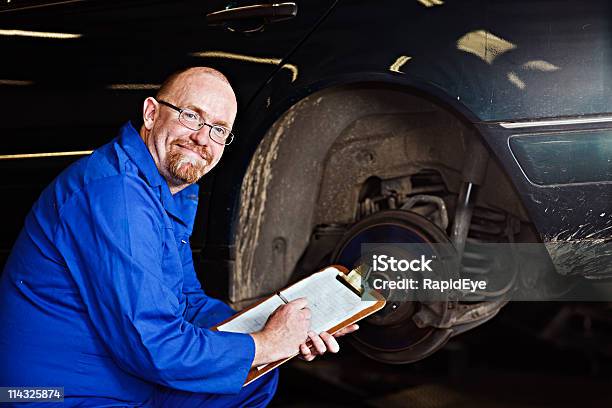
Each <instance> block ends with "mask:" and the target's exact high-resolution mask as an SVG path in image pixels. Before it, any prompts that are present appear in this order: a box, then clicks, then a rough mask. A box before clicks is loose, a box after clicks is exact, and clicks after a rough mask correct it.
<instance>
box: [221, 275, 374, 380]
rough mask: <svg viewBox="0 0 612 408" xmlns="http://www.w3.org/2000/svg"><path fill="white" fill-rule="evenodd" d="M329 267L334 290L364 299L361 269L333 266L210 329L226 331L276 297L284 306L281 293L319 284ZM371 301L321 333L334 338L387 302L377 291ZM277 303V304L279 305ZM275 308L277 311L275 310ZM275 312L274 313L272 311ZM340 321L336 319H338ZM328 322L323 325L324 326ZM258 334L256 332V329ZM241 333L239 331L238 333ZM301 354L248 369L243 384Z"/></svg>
mask: <svg viewBox="0 0 612 408" xmlns="http://www.w3.org/2000/svg"><path fill="white" fill-rule="evenodd" d="M330 268H331V269H334V270H335V271H336V272H337V275H336V276H335V278H336V280H337V281H338V282H340V283H341V285H335V284H334V285H335V286H334V289H336V288H340V289H337V290H342V289H341V288H342V287H344V288H346V290H347V291H349V292H350V296H358V297H359V299H361V298H362V287H361V275H362V273H361V270H360V269H359V267H358V268H356V269H354V270H352V271H350V272H348V270H347V269H346V268H345V267H343V266H340V265H332V266H329V267H327V268H324V269H322V270H320V271H318V272H316V273H314V274H312V275H310V276H308V277H306V278H304V279H302V280H300V281H298V282H296V283H294V284H293V285H290V286H288V287H286V288H284V289H282V290H280V291H278V292H277V293H276V294H274V295H272V296H269V297H267V298H265V299H262V300H260V301H259V302H256V303H255V304H253V305H251V306H249V307H247V308H245V309H244V310H242V311H241V312H239V313H237V314H236V315H234V316H232V317H230V318H229V319H227V320H225V321H223V322H221V323H219V324H218V325H216V326H214V327H212V328H211V330H218V331H224V330H223V326H224V325H226V324H228V323H231V322H233V321H235V320H236V319H239V318H240V317H241V316H243V315H245V314H246V313H249V314H250V315H254V314H256V313H258V311H257V309H256V308H258V307H259V308H262V305H264V304H265V302H268V303H270V304H272V306H273V305H274V303H271V302H276V300H273V299H274V298H276V297H280V299H281V301H280V304H279V306H280V305H282V304H284V303H285V301H286V299H284V297H283V296H282V295H280V293H290V292H291V291H292V288H293V289H295V288H297V287H305V288H307V287H308V286H309V285H310V284H311V282H312V284H313V285H314V284H316V281H317V279H323V278H325V279H329V278H328V277H327V276H325V277H324V276H323V275H321V274H323V273H326V274H328V275H330V276H331V274H332V272H330ZM347 293H348V292H346V293H341V294H342V296H349V295H348V294H347ZM365 297H367V298H368V300H364V301H365V302H368V305H363V307H361V308H360V310H359V311H358V312H357V313H354V314H350V315H347V316H346V318H343V319H342V321H340V322H335V324H332V322H330V325H331V327H325V326H324V328H323V330H320V332H322V331H326V332H328V333H329V334H331V335H333V334H335V333H336V332H338V331H340V330H341V329H343V328H345V327H347V326H349V325H351V324H353V323H356V322H358V321H359V320H361V319H364V318H365V317H367V316H369V315H371V314H372V313H375V312H377V311H378V310H380V309H382V308H383V307H384V306H385V303H386V301H385V299H384V297H383V296H382V295H381V294H380V293H378V292H376V291H373V290H372V291H370V292H368V294H367V296H365ZM370 299H371V300H370ZM276 303H278V302H276ZM310 303H311V302H310V299H309V304H310ZM275 309H276V308H274V310H275ZM268 310H271V309H270V305H266V310H262V313H263V314H262V315H261V316H259V318H260V321H259V322H256V323H255V324H257V325H263V324H265V321H264V318H265V320H267V316H269V314H270V313H271V311H270V313H268V314H267V315H266V313H267V311H268ZM272 311H273V310H272ZM336 320H337V319H336ZM324 324H325V323H323V325H324ZM225 331H234V330H225ZM255 331H256V330H255ZM238 332H240V331H238ZM298 354H299V352H298V351H297V350H296V353H295V354H294V355H293V356H291V357H287V358H285V359H282V360H278V361H275V362H272V363H268V364H265V365H262V366H259V367H252V368H251V369H250V370H249V373H248V375H247V377H246V380H245V382H244V384H243V387H244V386H246V385H248V384H250V383H251V382H253V381H254V380H256V379H257V378H259V377H261V376H263V375H265V374H266V373H268V372H270V371H272V370H273V369H275V368H277V367H278V366H280V365H281V364H283V363H286V362H287V361H289V360H291V359H292V358H293V357H295V356H297V355H298Z"/></svg>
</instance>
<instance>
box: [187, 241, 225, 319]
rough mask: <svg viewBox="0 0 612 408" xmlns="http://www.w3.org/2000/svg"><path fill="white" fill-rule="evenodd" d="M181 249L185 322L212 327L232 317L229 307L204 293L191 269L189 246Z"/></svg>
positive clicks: (191, 260)
mask: <svg viewBox="0 0 612 408" xmlns="http://www.w3.org/2000/svg"><path fill="white" fill-rule="evenodd" d="M183 248H184V249H183V251H184V252H185V253H183V254H181V256H182V258H183V273H184V283H183V294H184V295H185V297H186V298H187V307H186V309H185V315H184V316H185V320H187V321H189V322H192V323H193V324H195V325H197V326H200V327H212V326H214V325H216V324H218V323H221V322H222V321H224V320H226V319H227V318H229V317H230V316H233V315H234V314H235V313H236V312H235V311H234V310H233V309H232V308H231V307H229V306H228V305H227V304H225V303H224V302H222V301H220V300H219V299H215V298H212V297H210V296H208V295H206V294H205V293H204V290H203V289H202V286H201V285H200V281H199V280H198V278H197V277H196V274H195V270H194V267H193V255H192V253H191V246H190V245H185V246H184V247H183Z"/></svg>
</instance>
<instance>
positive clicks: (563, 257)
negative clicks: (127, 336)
mask: <svg viewBox="0 0 612 408" xmlns="http://www.w3.org/2000/svg"><path fill="white" fill-rule="evenodd" d="M609 12H610V6H609V3H608V2H606V1H599V0H594V1H589V2H579V1H575V0H566V1H560V0H551V1H541V2H525V1H522V2H521V1H519V2H517V1H507V0H506V1H503V0H472V1H462V2H451V1H446V0H414V1H397V0H396V1H391V0H388V1H379V2H365V1H335V0H309V1H290V2H284V3H257V2H252V1H251V2H246V1H237V2H232V3H229V4H228V3H227V2H226V1H216V0H215V1H206V2H202V1H153V0H150V1H136V0H133V1H123V2H108V1H97V0H81V1H78V0H77V1H62V2H57V1H22V2H7V3H5V4H3V5H2V6H0V47H1V49H2V55H3V64H2V66H1V67H0V70H1V71H2V74H1V75H0V88H2V94H3V98H2V102H1V103H2V109H1V112H2V113H1V116H0V117H1V118H2V123H1V124H0V126H1V127H2V132H3V135H4V141H3V152H2V154H1V155H0V165H1V166H2V168H3V170H4V171H3V178H2V183H1V186H2V196H3V197H5V199H4V200H3V201H2V213H3V214H5V215H6V216H5V217H4V228H3V234H2V240H1V243H2V251H3V254H4V258H5V257H6V255H7V254H8V252H9V251H10V247H11V245H12V242H13V241H14V240H15V237H16V236H17V233H18V232H19V230H20V229H21V225H22V220H23V218H24V216H25V214H26V213H27V211H28V210H29V208H30V206H31V205H32V203H33V202H34V201H35V199H36V198H37V196H38V195H39V194H40V191H41V190H42V189H43V188H44V187H45V186H46V185H47V184H48V183H49V182H50V181H51V180H52V179H53V178H54V177H55V176H56V175H57V174H58V173H59V172H60V171H61V170H62V169H64V168H65V167H66V166H67V165H69V164H70V163H72V162H73V161H75V160H77V159H78V158H80V157H82V156H83V155H86V154H89V152H91V150H93V149H94V148H96V147H98V146H100V145H102V144H104V143H105V142H107V141H108V140H110V139H111V138H112V137H113V136H114V135H115V132H116V130H117V129H118V127H119V126H120V125H121V124H122V123H123V122H125V121H126V120H128V119H132V120H133V123H134V124H136V125H138V124H139V121H140V119H139V113H140V108H141V104H142V100H143V99H144V98H145V97H147V96H150V95H154V94H155V91H156V90H157V89H158V88H159V86H160V82H161V81H162V80H163V78H165V77H166V76H167V75H168V74H170V73H171V72H173V71H175V70H177V69H181V68H184V67H188V66H193V65H207V66H211V67H214V68H217V69H219V70H220V71H222V72H223V73H225V74H226V75H227V76H228V78H229V80H230V82H231V83H232V84H233V87H234V88H235V90H236V93H237V96H238V104H239V113H238V117H237V121H236V125H235V129H234V130H235V133H236V135H237V139H236V141H235V142H234V143H233V144H232V145H231V146H230V147H229V148H228V149H226V153H225V155H226V157H225V158H224V159H223V160H222V161H221V163H220V165H219V166H218V167H217V168H216V169H215V170H213V171H212V172H211V173H210V174H209V175H207V176H206V177H205V178H204V179H203V181H202V183H201V184H202V188H201V190H200V191H201V193H200V194H201V197H200V208H199V212H198V218H197V221H196V227H195V229H194V233H193V236H192V242H191V244H192V248H193V250H194V256H195V258H196V265H197V269H198V274H199V277H200V278H201V280H202V281H203V282H204V284H205V285H204V286H205V289H206V290H207V291H208V292H210V293H213V294H216V295H218V296H221V297H223V298H226V299H228V300H229V301H230V302H231V303H232V304H233V305H235V306H236V307H243V306H245V305H247V304H249V303H251V302H253V301H254V300H256V299H258V298H261V297H262V296H265V295H267V294H269V293H272V292H274V291H275V290H276V289H278V288H279V287H282V286H284V285H286V284H288V283H290V282H292V281H295V280H297V279H299V278H301V277H303V276H305V275H307V274H309V273H312V272H314V271H316V270H318V269H320V268H322V267H323V266H325V265H329V264H334V263H337V264H342V265H348V266H349V267H350V266H353V265H354V264H355V263H356V262H358V261H359V259H360V253H359V248H360V245H361V244H362V243H367V242H381V243H384V242H396V241H399V242H420V243H431V244H446V245H450V246H452V247H453V248H455V249H456V250H457V251H459V252H460V253H463V254H464V259H468V258H470V251H472V252H473V249H474V248H475V245H477V244H479V243H485V244H486V243H506V244H514V243H534V244H539V245H542V247H543V248H545V254H546V262H549V263H550V265H549V266H550V268H552V270H554V271H555V274H556V275H555V277H554V278H551V279H552V280H553V281H554V282H555V283H554V285H553V286H552V289H550V290H547V291H545V292H546V293H538V296H539V297H538V299H544V298H555V297H556V296H558V295H559V294H560V293H561V292H562V291H563V290H565V289H564V288H565V287H566V283H567V282H568V281H571V282H575V281H576V280H580V281H585V280H588V281H602V280H605V279H606V278H610V277H612V247H611V240H612V239H611V236H612V206H611V203H612V184H611V183H612V98H610V95H611V94H612V80H611V78H612V75H611V74H612V65H611V64H612V59H610V58H609V52H610V50H609V42H610V40H611V37H610V30H609V21H608V16H609ZM472 255H473V254H472ZM470 259H472V261H473V264H471V265H469V266H466V267H465V268H464V272H465V273H466V274H468V275H470V274H471V276H480V277H482V276H486V275H487V274H489V273H492V272H491V268H497V270H498V271H499V270H501V272H502V276H507V280H508V282H509V283H510V284H509V285H505V284H504V285H501V286H500V287H499V288H498V289H499V290H497V291H493V292H490V293H481V296H480V297H476V298H472V299H470V301H469V302H458V301H457V300H456V299H454V300H453V299H445V300H443V301H439V302H389V304H388V306H387V307H385V309H384V310H383V311H382V312H380V313H378V314H376V315H374V316H373V317H371V318H369V319H368V320H367V321H366V322H365V323H364V324H363V327H362V330H360V331H359V332H358V333H356V334H355V335H354V337H353V343H354V344H355V346H356V347H357V348H358V349H359V350H360V351H362V352H363V353H364V354H366V355H368V356H370V357H372V358H374V359H376V360H379V361H383V362H388V363H408V362H413V361H417V360H419V359H422V358H424V357H426V356H428V355H430V354H431V353H433V352H435V351H436V350H438V349H440V348H441V347H442V346H443V345H444V344H445V343H446V342H447V341H448V339H449V338H450V337H452V336H454V335H457V334H459V333H462V332H464V331H466V330H468V329H471V328H473V327H475V326H478V325H479V324H481V323H483V322H485V321H487V320H488V319H490V318H492V317H493V316H495V314H496V313H497V312H498V311H499V310H500V309H501V308H502V307H503V306H504V305H505V304H507V302H508V300H509V296H508V295H509V293H510V291H511V289H512V288H513V285H514V283H515V280H514V279H515V278H514V276H515V275H514V273H515V270H516V269H517V268H518V269H520V266H519V265H514V264H512V265H509V264H504V265H497V266H491V265H492V264H491V263H490V262H489V261H490V260H486V259H485V260H483V259H479V258H478V257H476V258H474V257H472V258H470ZM474 259H476V260H474ZM464 266H465V265H464ZM549 266H546V267H544V266H543V267H542V268H543V269H542V270H545V269H546V268H548V267H549ZM546 270H547V269H546ZM547 276H548V275H547ZM540 278H541V277H539V276H533V275H528V276H527V277H526V278H525V279H523V281H522V284H523V285H526V286H527V287H531V288H532V289H533V288H534V287H537V282H539V281H538V279H540ZM547 279H548V278H547ZM508 282H506V283H508ZM555 285H558V286H555Z"/></svg>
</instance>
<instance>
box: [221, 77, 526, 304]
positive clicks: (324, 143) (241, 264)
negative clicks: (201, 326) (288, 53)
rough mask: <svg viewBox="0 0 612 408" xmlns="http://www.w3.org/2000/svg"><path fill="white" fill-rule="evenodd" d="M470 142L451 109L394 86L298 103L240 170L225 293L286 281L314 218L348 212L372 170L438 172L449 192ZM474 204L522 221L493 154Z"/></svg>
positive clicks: (388, 175) (335, 218) (333, 218)
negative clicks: (229, 276) (242, 173)
mask: <svg viewBox="0 0 612 408" xmlns="http://www.w3.org/2000/svg"><path fill="white" fill-rule="evenodd" d="M474 140H479V141H480V142H482V141H481V137H480V135H479V134H478V133H477V131H476V130H475V129H474V128H473V127H472V126H471V124H470V123H468V122H467V121H466V120H465V119H464V118H462V117H460V116H459V115H458V114H457V113H456V112H452V111H451V110H450V109H448V108H446V107H444V106H443V105H442V104H440V103H437V102H436V101H434V100H432V99H431V98H429V97H428V96H423V95H417V94H415V93H411V92H406V91H405V90H402V89H395V88H389V87H387V86H381V85H375V84H358V85H354V84H353V85H350V86H342V87H336V88H330V89H326V90H323V91H320V92H317V93H315V94H312V95H310V96H308V97H306V98H305V99H303V100H301V101H299V102H298V103H297V104H295V105H294V106H292V107H291V108H290V109H289V110H288V111H287V112H286V113H285V114H284V115H283V116H282V117H280V118H279V119H278V120H277V121H276V122H275V123H274V124H273V125H272V126H271V128H270V129H269V130H268V132H267V133H266V135H265V136H264V138H263V139H262V141H261V142H260V144H259V146H258V147H257V150H256V152H255V154H254V155H253V157H252V159H251V162H250V164H249V167H248V169H247V172H246V175H245V177H244V181H243V184H242V189H241V196H240V213H239V218H238V222H237V231H236V253H235V259H236V268H235V270H234V274H233V276H232V279H231V280H230V299H231V301H232V302H241V301H244V300H247V299H253V298H257V297H259V296H262V295H264V294H267V293H270V292H272V291H274V290H275V289H277V288H278V287H281V286H283V285H285V284H286V283H287V282H288V280H289V279H290V277H291V274H292V272H293V270H294V269H295V267H296V265H297V263H298V261H299V259H300V257H301V256H302V255H303V253H304V251H305V250H306V248H307V246H308V244H309V240H310V237H311V234H312V231H313V229H314V227H315V226H317V225H321V224H326V225H335V224H348V223H351V222H353V221H354V220H355V219H356V216H357V214H358V212H359V206H360V203H359V200H360V193H361V194H363V186H364V185H367V183H368V182H369V181H368V180H371V178H372V177H375V178H378V179H384V180H393V179H398V180H399V179H400V178H401V177H402V176H406V175H414V174H417V173H419V172H423V171H429V172H437V173H438V174H439V176H440V177H441V179H442V180H443V182H444V184H445V186H446V188H447V189H448V191H449V192H450V193H451V194H457V193H458V192H459V189H460V186H461V183H462V173H461V170H462V167H463V165H464V162H465V160H468V159H469V157H466V149H467V145H468V142H470V141H471V142H473V141H474ZM476 205H481V206H484V207H492V208H503V209H504V211H506V212H508V213H510V214H513V216H514V217H516V218H517V219H519V220H520V221H521V222H525V223H527V222H528V221H529V220H528V217H527V215H526V212H525V210H524V208H523V206H522V203H521V201H520V199H519V197H518V195H517V194H516V193H515V191H514V188H513V186H512V184H511V182H510V181H509V179H508V177H507V176H506V174H505V173H504V172H503V170H502V169H501V167H500V166H499V165H498V163H497V162H496V161H495V160H489V164H488V167H487V170H486V175H485V178H484V182H483V184H482V186H481V193H480V194H479V196H478V201H477V202H476ZM533 239H535V238H534V236H533V234H532V235H531V236H530V237H529V238H528V240H533Z"/></svg>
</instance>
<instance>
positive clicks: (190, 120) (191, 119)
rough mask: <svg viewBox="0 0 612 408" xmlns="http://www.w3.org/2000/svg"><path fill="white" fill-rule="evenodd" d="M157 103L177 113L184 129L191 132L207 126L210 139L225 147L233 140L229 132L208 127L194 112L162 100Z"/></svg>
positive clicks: (220, 127)
mask: <svg viewBox="0 0 612 408" xmlns="http://www.w3.org/2000/svg"><path fill="white" fill-rule="evenodd" d="M157 102H159V103H160V104H161V105H165V106H167V107H169V108H171V109H174V110H175V111H177V112H178V114H179V117H178V120H179V122H181V124H182V125H183V126H185V127H186V128H189V129H191V130H200V129H202V128H203V127H204V126H208V127H209V129H208V135H209V136H210V139H211V140H212V141H214V142H216V143H219V144H222V145H226V146H227V145H228V144H230V143H232V141H233V140H234V134H233V133H232V131H231V130H229V129H228V128H226V127H223V126H219V125H209V124H208V123H206V122H204V121H203V120H202V118H200V115H198V113H197V112H194V111H192V110H191V109H182V108H179V107H177V106H174V105H172V104H171V103H168V102H166V101H162V100H158V101H157Z"/></svg>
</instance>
